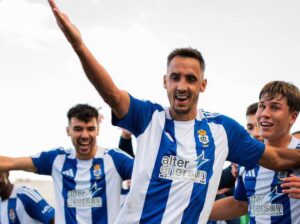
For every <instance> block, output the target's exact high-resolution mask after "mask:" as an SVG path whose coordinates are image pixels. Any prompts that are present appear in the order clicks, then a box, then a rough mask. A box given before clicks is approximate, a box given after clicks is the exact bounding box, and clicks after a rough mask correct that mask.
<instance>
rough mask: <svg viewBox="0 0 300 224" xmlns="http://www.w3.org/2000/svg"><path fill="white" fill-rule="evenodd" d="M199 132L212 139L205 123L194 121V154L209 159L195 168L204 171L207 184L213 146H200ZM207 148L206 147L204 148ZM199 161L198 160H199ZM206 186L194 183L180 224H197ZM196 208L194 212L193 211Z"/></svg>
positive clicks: (213, 150) (211, 143)
mask: <svg viewBox="0 0 300 224" xmlns="http://www.w3.org/2000/svg"><path fill="white" fill-rule="evenodd" d="M199 130H202V131H203V130H205V131H206V135H207V136H208V139H213V137H212V133H211V131H210V128H209V127H208V124H207V122H205V121H204V120H202V121H198V120H195V126H194V138H195V142H196V152H197V158H198V157H199V156H201V155H203V158H209V159H210V160H209V161H208V162H205V163H203V164H201V162H202V161H200V160H199V161H198V163H199V167H197V169H198V170H205V171H206V172H207V179H206V180H207V183H209V180H210V178H211V176H212V174H213V170H212V168H213V166H212V164H214V152H215V145H214V143H213V142H210V144H209V146H207V145H204V144H202V143H201V142H200V141H199V136H200V135H199V133H198V131H199ZM205 146H207V147H205ZM199 159H200V158H199ZM207 188H208V184H205V185H203V184H201V183H196V182H195V183H194V187H193V191H192V195H191V199H190V203H189V205H188V207H187V208H186V209H185V211H184V213H183V218H182V223H188V222H189V223H190V222H191V220H193V221H194V223H197V222H198V220H199V216H200V214H201V211H202V209H203V206H204V202H205V196H206V193H207ZM195 208H196V210H195Z"/></svg>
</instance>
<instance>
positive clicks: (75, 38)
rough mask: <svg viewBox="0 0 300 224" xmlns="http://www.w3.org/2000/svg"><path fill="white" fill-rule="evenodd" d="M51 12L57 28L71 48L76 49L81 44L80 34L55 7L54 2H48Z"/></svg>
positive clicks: (50, 0)
mask: <svg viewBox="0 0 300 224" xmlns="http://www.w3.org/2000/svg"><path fill="white" fill-rule="evenodd" d="M48 2H49V4H50V7H51V9H52V12H53V14H54V16H55V18H56V21H57V24H58V26H59V28H60V29H61V30H62V32H63V33H64V35H65V36H66V38H67V40H68V41H69V42H70V44H71V45H72V46H73V48H78V47H80V46H81V44H82V39H81V34H80V32H79V30H78V29H77V27H76V26H74V25H73V24H72V23H71V21H70V20H69V18H68V16H67V15H66V14H64V13H62V12H61V11H60V10H59V8H58V7H57V5H56V3H55V2H54V0H48Z"/></svg>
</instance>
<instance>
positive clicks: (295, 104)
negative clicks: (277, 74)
mask: <svg viewBox="0 0 300 224" xmlns="http://www.w3.org/2000/svg"><path fill="white" fill-rule="evenodd" d="M278 96H281V97H283V98H285V99H286V102H287V105H288V106H289V110H290V111H296V112H299V111H300V91H299V89H298V87H297V86H295V85H294V84H292V83H290V82H285V81H272V82H269V83H267V84H266V85H265V86H264V87H263V88H262V90H261V91H260V93H259V100H261V99H263V98H264V99H266V100H272V99H274V98H275V97H278Z"/></svg>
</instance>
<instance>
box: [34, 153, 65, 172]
mask: <svg viewBox="0 0 300 224" xmlns="http://www.w3.org/2000/svg"><path fill="white" fill-rule="evenodd" d="M60 154H67V153H66V150H64V149H62V148H57V149H54V150H50V151H47V152H41V153H40V154H38V155H36V156H32V157H31V159H32V162H33V164H34V166H35V167H36V168H37V173H38V174H44V175H51V173H52V165H53V161H54V159H55V158H56V157H57V155H60Z"/></svg>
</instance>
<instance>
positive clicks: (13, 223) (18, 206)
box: [0, 185, 54, 224]
mask: <svg viewBox="0 0 300 224" xmlns="http://www.w3.org/2000/svg"><path fill="white" fill-rule="evenodd" d="M0 203H1V204H0V207H1V217H0V223H3V224H4V223H6V224H22V223H23V224H28V223H33V224H35V223H49V222H50V220H52V219H54V209H53V208H52V207H51V206H50V205H49V204H48V203H47V202H46V201H45V199H43V198H42V196H41V195H40V194H39V193H38V192H37V191H35V190H33V189H30V188H28V187H20V186H16V185H14V187H13V190H12V192H11V194H10V196H9V198H8V199H6V200H4V201H1V202H0Z"/></svg>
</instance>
